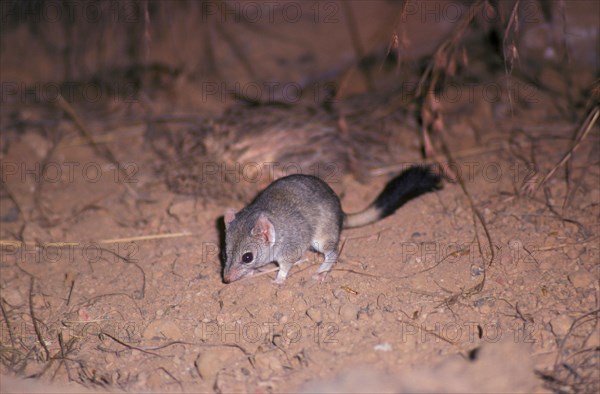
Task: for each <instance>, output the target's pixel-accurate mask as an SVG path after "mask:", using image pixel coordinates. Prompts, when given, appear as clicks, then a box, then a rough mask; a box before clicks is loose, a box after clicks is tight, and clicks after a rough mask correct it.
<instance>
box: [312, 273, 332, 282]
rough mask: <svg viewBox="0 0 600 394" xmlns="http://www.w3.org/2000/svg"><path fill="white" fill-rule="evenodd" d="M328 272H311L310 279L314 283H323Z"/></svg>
mask: <svg viewBox="0 0 600 394" xmlns="http://www.w3.org/2000/svg"><path fill="white" fill-rule="evenodd" d="M328 273H329V271H325V272H318V271H317V272H316V273H315V274H313V276H312V280H313V282H315V283H324V282H325V280H326V279H327V274H328Z"/></svg>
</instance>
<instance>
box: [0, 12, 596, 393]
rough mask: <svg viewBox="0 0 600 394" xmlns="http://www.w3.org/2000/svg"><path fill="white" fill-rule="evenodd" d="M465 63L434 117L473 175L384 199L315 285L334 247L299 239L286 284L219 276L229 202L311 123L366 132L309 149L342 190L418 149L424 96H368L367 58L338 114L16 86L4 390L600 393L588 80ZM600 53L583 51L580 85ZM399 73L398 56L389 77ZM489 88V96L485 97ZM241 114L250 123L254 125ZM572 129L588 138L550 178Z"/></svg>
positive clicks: (348, 205)
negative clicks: (24, 93) (508, 77)
mask: <svg viewBox="0 0 600 394" xmlns="http://www.w3.org/2000/svg"><path fill="white" fill-rule="evenodd" d="M332 4H333V3H332ZM365 12H366V11H365ZM373 12H375V11H373ZM379 12H381V10H379ZM392 19H393V18H392ZM284 26H288V27H289V24H288V25H285V24H284ZM375 27H376V26H375ZM289 28H290V29H292V28H291V27H289ZM326 28H327V26H324V27H323V29H326ZM365 29H369V28H368V27H365ZM440 29H441V32H442V33H441V34H446V33H444V30H443V28H442V27H440ZM596 29H597V27H596ZM376 30H377V29H375V28H373V31H376ZM596 32H597V30H596ZM319 34H325V33H323V32H320V33H319ZM365 34H366V35H369V34H367V33H365ZM372 35H375V33H372ZM435 37H437V36H435ZM435 37H431V40H434V41H435ZM527 37H529V36H527ZM332 40H333V39H332ZM531 40H533V39H531ZM596 40H597V38H596ZM324 45H325V44H324ZM328 45H331V43H329V44H328ZM531 45H533V44H531ZM433 47H435V46H433ZM420 48H421V49H422V50H425V49H426V48H427V46H426V45H423V46H422V47H420ZM533 48H535V46H533ZM331 50H333V49H331ZM322 51H323V52H325V53H328V49H327V48H322ZM532 51H533V49H532ZM319 53H321V52H319ZM350 53H352V52H351V51H350ZM331 57H332V58H335V59H337V60H336V62H334V63H336V64H339V61H338V60H339V59H340V58H343V56H339V55H337V54H336V55H333V54H331ZM288 58H289V57H288ZM320 59H321V61H322V62H323V63H322V64H324V65H327V64H331V63H332V62H333V61H330V60H328V57H327V56H324V57H322V58H320ZM582 61H583V60H582ZM8 63H10V62H8ZM484 63H485V62H484ZM524 63H526V62H525V61H524ZM3 64H4V66H5V67H8V66H6V64H7V62H6V61H5V63H3ZM234 65H235V66H236V67H237V66H239V63H236V62H234ZM296 66H297V65H296ZM296 66H290V65H289V64H283V65H280V69H284V70H293V73H291V74H290V75H289V76H288V78H290V79H291V80H293V79H294V78H297V76H296V75H295V74H294V73H299V75H302V74H303V73H306V72H307V71H306V70H304V69H298V68H297V67H296ZM529 66H531V64H529ZM533 66H536V67H537V65H535V64H534V65H533ZM533 66H531V67H533ZM232 67H233V66H232ZM265 67H268V66H265ZM472 67H473V68H472V74H473V75H475V76H478V78H479V80H478V81H477V83H472V84H469V85H468V86H470V87H472V89H471V88H469V89H471V90H470V92H471V95H466V94H465V95H463V96H462V97H461V98H460V99H458V100H456V99H449V97H454V96H451V93H452V91H448V92H447V95H446V96H444V97H443V99H442V101H441V102H440V103H439V105H440V107H441V108H443V112H444V114H445V118H444V132H443V134H441V135H436V134H433V139H434V145H435V146H436V153H437V154H438V156H436V158H437V160H438V161H439V162H441V163H446V165H447V163H448V159H449V157H450V156H452V157H453V158H454V159H455V161H454V162H453V164H452V165H451V166H450V169H451V173H453V174H454V175H456V174H460V176H461V178H462V185H461V183H460V182H457V181H456V179H448V178H447V179H446V180H445V181H444V188H443V189H442V190H440V191H437V192H434V193H430V194H427V195H425V196H423V197H421V198H418V199H416V200H414V201H411V202H409V203H407V204H406V205H405V206H403V207H402V208H401V209H400V210H399V211H398V212H396V213H395V214H394V215H392V216H390V217H388V218H386V219H384V220H381V221H379V222H377V223H375V224H373V225H370V226H366V227H363V228H359V229H353V230H348V231H345V232H344V233H343V235H342V240H343V241H342V249H341V250H342V251H341V257H340V260H339V262H338V264H336V265H335V267H334V269H333V271H332V272H331V274H330V275H329V276H328V277H327V279H326V280H325V281H324V282H323V283H315V282H313V281H311V276H312V274H313V273H314V271H315V270H316V269H317V267H318V265H319V264H320V262H321V258H322V257H321V256H319V255H317V254H314V253H311V252H307V253H306V255H305V256H304V257H305V260H304V261H303V262H302V263H300V264H298V265H297V266H295V267H294V268H293V269H292V271H291V272H290V275H289V277H288V280H287V281H286V282H285V284H284V285H282V286H277V285H274V284H273V283H272V279H273V278H274V277H275V274H276V266H275V265H273V270H271V272H268V273H266V274H262V275H257V276H254V277H251V278H248V279H245V280H242V281H239V282H234V283H231V284H224V283H223V281H222V264H223V262H222V260H221V258H220V249H221V247H222V238H223V234H222V231H223V230H222V222H221V220H222V218H221V217H222V215H223V213H224V210H225V208H227V207H233V208H236V209H240V208H242V207H243V206H244V205H245V204H247V203H248V202H249V201H250V200H251V199H252V197H253V196H254V195H255V193H256V192H257V191H258V190H260V189H261V188H263V187H264V186H266V185H267V184H268V183H269V182H270V181H271V180H272V177H270V175H269V174H270V173H269V171H267V170H266V168H267V167H266V163H272V162H273V160H279V162H278V163H279V164H280V167H279V168H280V169H287V170H289V171H292V170H294V171H295V170H296V169H297V168H298V166H300V168H301V169H302V171H303V172H307V173H311V171H312V172H313V173H314V171H315V167H314V166H313V167H311V166H309V165H308V164H307V163H311V164H313V165H314V163H315V161H311V160H312V159H307V158H306V157H307V156H306V155H305V153H304V152H301V153H298V156H297V158H296V159H290V158H289V157H288V158H287V159H286V157H280V156H278V155H277V154H276V153H277V152H282V151H285V152H288V151H287V150H285V149H288V150H289V151H290V152H295V153H297V151H295V149H296V148H295V147H298V145H295V144H294V142H293V141H294V139H297V138H304V137H306V136H315V135H316V137H314V138H315V139H316V141H317V144H316V145H317V146H319V143H321V142H323V141H325V140H319V138H331V134H324V133H316V132H315V130H317V131H319V130H320V131H323V130H327V132H328V133H329V132H330V131H331V130H333V133H334V135H338V133H340V132H341V133H343V132H344V131H347V130H350V131H349V134H348V137H347V138H348V140H345V141H346V142H348V141H350V143H349V144H350V145H348V146H359V147H362V149H363V150H364V151H363V152H359V153H360V154H357V155H356V156H355V157H356V158H357V159H356V160H357V162H358V164H356V163H354V164H352V160H351V159H349V158H348V154H350V155H352V151H350V153H348V151H346V150H344V149H342V148H341V147H343V146H346V145H344V144H342V143H340V144H339V145H331V142H330V140H329V139H327V140H326V141H328V142H327V143H324V142H323V143H321V145H320V146H324V147H326V148H329V149H322V151H321V152H320V153H319V152H317V151H311V152H312V153H313V154H314V155H316V156H317V157H318V158H322V157H325V159H323V160H321V159H319V160H321V161H319V160H317V161H316V163H320V162H328V163H333V164H334V167H333V170H332V169H331V168H329V167H328V168H326V169H325V170H323V168H322V167H317V170H318V171H317V175H320V176H321V177H323V178H324V179H325V180H326V181H327V182H328V183H330V184H331V185H332V187H333V188H334V190H335V191H336V192H337V193H338V194H339V195H340V198H341V201H342V206H343V208H344V210H345V211H346V212H356V211H359V210H361V209H363V208H364V207H366V206H367V205H368V204H369V203H370V202H371V201H372V200H373V199H374V198H375V197H376V196H377V194H378V193H379V191H380V190H381V189H382V188H383V187H384V185H385V183H386V182H387V181H388V180H389V179H390V178H391V176H392V175H394V174H395V173H397V172H398V171H399V170H400V169H401V168H402V167H405V166H407V165H408V164H409V163H415V162H421V161H423V158H422V155H421V152H420V148H421V146H422V139H421V137H420V133H419V126H418V119H417V118H418V116H417V115H416V114H415V113H414V111H413V110H412V109H414V107H411V105H410V104H408V105H404V104H402V105H400V104H396V105H394V104H393V103H399V102H402V100H401V99H402V93H403V90H402V89H400V90H397V89H396V90H394V89H391V90H390V89H387V90H385V93H377V92H376V93H373V92H370V93H366V88H365V86H364V80H362V79H361V78H359V77H356V76H354V77H356V79H357V81H358V82H356V83H354V84H353V83H351V82H349V83H350V85H351V86H352V88H349V90H350V91H351V90H353V89H354V90H356V91H357V93H358V98H359V99H358V100H357V101H354V102H352V101H350V99H349V98H348V99H347V98H344V99H341V101H340V103H339V105H340V107H342V108H345V111H344V113H343V114H340V113H337V112H335V111H334V112H333V114H331V113H329V112H327V111H325V112H321V110H320V109H319V108H317V107H318V106H317V105H313V107H314V108H312V109H311V107H310V106H308V107H306V106H303V107H301V108H300V109H299V107H298V106H293V107H291V108H278V109H277V110H273V108H271V107H269V106H256V107H252V108H250V109H247V108H242V109H240V112H236V111H233V112H221V114H219V115H215V114H214V113H209V112H211V111H208V110H207V108H210V109H211V110H212V109H214V108H219V107H220V108H221V111H222V109H223V108H225V107H226V106H228V105H229V104H230V103H229V101H227V102H224V101H223V100H220V99H217V100H214V98H212V99H211V100H212V101H210V103H207V104H206V105H205V106H204V107H202V108H201V109H199V110H198V111H196V112H193V111H192V110H190V111H187V109H189V108H192V109H194V108H195V105H196V103H197V101H195V100H199V99H198V96H190V100H189V101H188V102H187V107H186V110H179V111H177V110H175V109H174V107H177V106H178V105H179V103H181V102H183V101H185V100H186V98H187V94H188V93H189V92H190V90H189V89H190V88H189V87H188V88H187V89H183V91H182V92H179V94H178V95H177V96H176V97H175V96H173V93H172V91H171V90H169V89H166V90H158V92H159V93H157V94H156V95H150V96H147V97H145V98H142V99H139V100H134V102H132V103H124V102H123V101H118V100H117V107H119V109H118V110H115V105H114V103H113V104H110V105H104V104H105V103H103V105H102V106H95V105H89V104H90V103H74V104H73V106H72V107H70V106H64V105H63V106H60V105H59V106H56V105H45V104H43V103H31V102H26V103H19V102H17V103H15V102H14V101H13V102H9V103H7V104H10V106H7V107H5V108H4V109H3V111H2V129H3V131H2V153H1V154H2V192H1V199H0V209H1V210H0V212H1V218H0V220H1V224H2V228H1V230H0V238H1V240H2V245H1V246H2V249H1V251H2V255H1V261H0V269H1V274H2V275H1V281H0V290H1V306H2V316H1V321H0V322H1V325H0V330H1V331H0V334H1V335H0V341H1V342H0V345H1V357H2V364H1V366H0V371H1V372H2V381H1V384H2V386H1V387H2V392H84V390H89V391H90V392H91V391H94V390H95V391H98V390H102V391H104V390H109V391H121V390H125V391H156V392H158V391H160V392H164V391H169V392H170V391H173V392H211V391H217V392H292V391H303V392H335V391H338V392H339V391H345V392H373V391H389V392H419V391H420V392H439V391H446V392H534V391H541V392H547V391H557V392H558V391H560V390H563V391H562V392H572V391H573V390H583V391H587V390H597V389H598V387H599V383H598V382H599V379H600V375H599V374H598V365H599V358H600V355H599V352H598V348H599V346H600V328H599V323H598V313H599V298H598V296H599V291H600V288H599V286H600V283H599V275H600V271H599V270H600V264H599V247H598V245H599V234H600V229H599V220H598V219H599V217H600V163H599V161H598V151H599V150H600V134H599V133H598V131H599V129H598V126H597V125H596V126H592V127H591V128H590V129H589V130H587V131H586V130H583V129H582V130H579V128H580V126H581V125H582V124H584V119H585V117H586V116H587V115H588V114H589V113H593V106H590V105H589V95H588V96H585V95H582V96H577V95H575V96H574V100H575V104H574V103H573V100H571V98H570V97H568V96H567V95H557V94H556V91H560V89H564V88H565V81H564V79H563V78H562V77H561V73H560V72H559V71H557V70H556V69H554V68H552V67H548V69H544V68H543V67H542V68H538V69H537V70H538V71H539V75H540V76H541V77H540V78H541V79H542V80H543V81H544V84H543V86H544V89H541V88H540V87H539V86H537V85H535V84H532V83H531V81H529V82H527V81H525V80H524V79H515V80H514V82H513V85H511V86H512V89H513V90H512V92H513V93H514V92H515V90H514V88H515V87H518V88H519V91H518V92H516V95H512V96H509V94H508V93H507V90H506V87H507V85H506V82H505V79H504V77H505V75H504V73H503V72H499V73H490V72H488V71H480V70H483V68H478V67H483V66H481V61H480V62H478V61H476V60H475V61H473V63H472ZM325 68H326V67H325ZM233 69H235V67H233ZM375 69H377V68H375ZM12 70H13V71H12V72H13V74H12V75H17V74H18V70H16V69H12ZM3 71H4V70H3ZM313 71H314V70H313ZM593 72H594V71H589V69H587V68H585V67H583V68H582V70H579V71H578V73H577V75H574V76H573V77H572V79H571V82H572V84H573V86H572V88H573V89H572V90H573V92H581V91H584V88H585V87H586V86H587V87H589V86H590V84H591V82H592V81H593ZM317 74H318V73H317ZM358 74H359V76H360V73H358ZM390 75H391V77H390ZM354 77H352V78H354ZM352 78H351V79H350V81H353V79H352ZM390 78H391V79H392V80H394V79H396V80H397V78H398V74H394V73H391V74H390V73H387V74H385V75H383V76H381V78H380V79H377V78H375V79H376V81H377V84H380V85H386V84H388V83H389V81H390ZM361 80H362V84H361V83H360V81H361ZM463 82H464V81H463ZM492 85H493V86H494V87H495V88H497V89H498V92H499V97H498V98H497V99H489V96H486V95H487V94H489V90H486V87H488V86H492ZM461 86H463V87H464V86H467V85H461ZM509 87H510V86H509ZM548 87H550V88H548ZM577 89H579V90H577ZM346 93H347V95H348V96H350V93H349V91H346ZM588 94H589V91H588ZM174 97H175V98H174ZM381 97H384V99H381ZM486 97H487V98H488V99H485V98H486ZM515 98H516V101H513V100H515ZM361 100H362V101H361ZM378 100H381V101H378ZM345 103H349V104H347V106H345ZM390 103H392V104H390ZM586 103H587V104H586ZM237 105H238V107H240V106H241V105H240V104H237ZM369 105H371V107H370V106H369ZM372 107H375V109H373V110H371V108H372ZM70 108H74V110H73V111H74V112H71V110H70ZM306 108H309V109H308V110H307V109H306ZM390 108H392V109H393V110H392V111H389V110H388V109H390ZM376 109H379V111H378V110H376ZM186 111H187V112H186ZM74 116H75V117H77V119H79V121H80V122H81V123H82V124H83V128H84V129H85V130H86V132H83V131H82V128H81V127H79V126H78V125H77V121H75V117H74ZM241 125H243V126H244V127H246V126H247V125H251V127H252V129H253V130H254V131H255V132H256V133H257V134H256V135H257V137H254V136H252V138H250V139H249V141H250V142H247V140H244V135H251V134H244V130H240V129H243V128H244V127H242V126H241ZM307 125H309V126H310V127H309V126H307ZM248 127H250V126H248ZM357 130H358V131H357ZM578 130H579V131H578ZM86 133H89V135H86ZM248 133H250V132H248ZM261 133H262V134H261ZM278 133H279V134H278ZM281 133H283V135H286V136H292V137H293V138H292V137H290V138H288V137H285V138H283V139H281V140H280V139H277V138H275V137H276V136H278V135H280V134H281ZM315 133H316V134H315ZM370 133H376V134H377V136H378V138H379V139H366V138H367V137H366V136H369V135H370ZM209 136H210V138H209ZM265 136H266V137H265ZM301 136H304V137H301ZM577 136H579V138H580V139H581V141H582V142H581V143H579V144H577V149H576V151H575V154H573V155H572V156H571V157H569V160H568V162H567V163H566V164H564V165H562V166H560V167H558V170H557V171H556V172H554V173H553V174H552V175H551V176H550V177H548V178H547V179H545V178H544V177H545V176H546V175H547V174H548V173H549V172H550V171H551V170H552V169H553V168H554V167H555V166H556V165H557V163H560V162H561V159H563V158H564V156H565V154H566V153H567V152H569V150H570V149H571V148H572V147H573V145H574V143H575V142H576V141H578V139H577V138H578V137H577ZM582 136H583V138H581V137H582ZM88 137H90V138H92V139H93V141H94V143H91V142H90V139H89V138H88ZM259 137H261V138H263V139H261V138H259ZM345 138H346V137H345ZM244 141H246V142H244ZM282 141H283V142H282ZM306 141H308V142H306V145H304V146H311V147H312V145H310V144H311V143H312V140H311V139H307V140H306ZM234 142H235V143H234ZM236 143H237V145H236ZM246 144H247V145H246ZM328 144H330V145H328ZM352 144H354V145H352ZM275 146H276V147H277V148H278V149H272V148H273V147H275ZM282 146H283V147H285V149H284V150H279V148H281V147H282ZM338 146H339V147H338ZM382 147H383V148H382ZM445 148H446V149H445ZM311 149H312V148H311ZM182 151H185V152H186V155H184V156H181V152H182ZM274 151H277V152H275V153H274ZM232 152H233V153H232ZM247 152H251V153H253V155H250V156H243V155H244V154H246V155H247V154H248V153H247ZM315 152H316V153H315ZM354 152H356V151H354ZM372 152H376V153H374V154H371V153H372ZM377 152H380V153H377ZM381 152H383V153H381ZM286 154H287V153H286ZM290 154H291V153H290ZM319 155H321V156H319ZM327 155H331V156H327ZM370 155H371V156H373V155H374V156H376V157H370ZM242 156H243V157H245V158H246V159H244V160H245V161H244V160H241V159H239V158H240V157H242ZM309 156H310V155H309ZM310 157H312V156H310ZM236 158H238V159H239V160H236ZM338 160H339V161H338ZM117 162H118V163H119V165H118V166H117V165H115V163H117ZM236 163H237V167H236ZM290 163H292V164H295V165H296V166H295V167H293V169H292V167H290V166H289V165H290ZM303 165H304V167H303ZM356 165H358V166H359V167H360V171H358V173H359V174H360V176H357V172H356V171H353V170H354V169H355V166H356ZM173 168H176V169H177V174H179V175H181V174H184V175H188V178H189V179H191V181H190V182H192V183H193V187H191V189H189V190H187V192H182V190H180V189H178V188H176V187H173V185H172V184H171V183H170V182H169V179H170V178H169V176H170V175H172V174H171V173H170V171H171V170H172V169H173ZM257 169H258V170H259V172H258V173H257V172H256V170H257ZM319 169H320V170H322V171H320V170H319ZM438 169H439V168H438ZM283 172H285V171H283ZM279 175H281V174H279ZM232 177H233V180H232ZM186 179H187V178H186ZM524 185H529V186H530V187H529V190H534V191H533V192H532V193H527V192H526V190H527V187H525V188H524ZM190 190H191V191H192V192H190ZM25 377H27V378H29V379H27V380H21V379H22V378H25ZM48 382H52V386H50V385H48ZM67 384H68V386H65V385H67Z"/></svg>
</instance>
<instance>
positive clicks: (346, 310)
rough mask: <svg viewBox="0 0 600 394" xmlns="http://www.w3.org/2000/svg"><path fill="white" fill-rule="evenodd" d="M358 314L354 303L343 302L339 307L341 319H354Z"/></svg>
mask: <svg viewBox="0 0 600 394" xmlns="http://www.w3.org/2000/svg"><path fill="white" fill-rule="evenodd" d="M357 315H358V308H356V305H354V304H344V305H342V307H341V308H340V317H341V318H342V321H352V320H356V316H357Z"/></svg>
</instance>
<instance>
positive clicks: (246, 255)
mask: <svg viewBox="0 0 600 394" xmlns="http://www.w3.org/2000/svg"><path fill="white" fill-rule="evenodd" d="M252 260H254V256H253V255H252V253H250V252H248V253H244V255H243V256H242V263H244V264H248V263H251V262H252Z"/></svg>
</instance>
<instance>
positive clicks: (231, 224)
mask: <svg viewBox="0 0 600 394" xmlns="http://www.w3.org/2000/svg"><path fill="white" fill-rule="evenodd" d="M439 182H440V178H439V177H438V176H437V175H434V174H433V173H431V171H430V169H429V168H427V167H411V168H409V169H408V170H406V171H404V172H403V173H402V174H400V175H399V176H398V177H396V178H394V179H393V180H392V181H390V183H388V186H387V187H386V188H385V189H384V191H383V192H382V193H381V194H380V196H379V197H378V198H377V199H376V200H375V202H374V203H373V204H371V206H369V207H368V208H367V209H365V210H364V211H362V212H359V213H357V214H351V215H346V214H345V213H344V212H343V211H342V207H341V204H340V200H339V198H338V197H337V195H336V194H335V193H334V192H333V190H331V188H330V187H329V185H327V184H326V183H325V182H323V181H322V180H321V179H319V178H317V177H314V176H310V175H300V174H297V175H290V176H287V177H284V178H280V179H278V180H277V181H275V182H273V183H272V184H271V185H269V187H267V188H266V189H265V190H264V191H262V192H261V193H260V194H259V195H258V196H257V197H256V198H255V200H254V201H253V202H252V203H251V204H250V205H248V206H247V207H246V208H244V209H242V210H241V211H240V212H238V213H237V214H236V213H235V212H234V211H233V210H232V209H228V210H227V211H226V212H225V227H226V234H225V235H226V237H225V244H226V263H225V270H224V280H225V282H228V283H229V282H233V281H236V280H238V279H241V278H243V277H245V276H247V275H250V274H252V273H253V272H254V271H256V270H257V269H258V268H260V267H262V266H264V265H266V264H269V263H270V262H273V261H276V262H277V263H278V264H279V272H278V274H277V278H276V279H275V282H276V283H279V284H281V283H283V282H284V281H285V278H286V277H287V274H288V272H289V270H290V268H291V267H292V266H293V265H294V263H295V262H296V261H298V260H299V259H300V258H302V255H303V254H304V252H305V251H306V250H307V249H309V248H312V249H313V250H315V251H317V252H319V253H322V254H323V255H324V256H325V260H324V262H323V263H322V264H321V266H320V267H319V269H318V270H317V274H322V273H325V272H328V271H330V270H331V268H332V267H333V265H334V264H335V263H336V261H337V258H338V244H339V239H340V233H341V231H342V228H350V227H358V226H363V225H366V224H369V223H372V222H375V221H376V220H378V219H381V218H382V217H384V216H387V215H389V214H391V213H393V212H394V211H395V210H396V209H397V208H398V207H399V206H400V205H402V204H403V203H404V202H406V201H407V200H408V199H410V198H414V197H416V196H418V195H421V194H423V193H426V192H429V191H431V190H435V189H437V188H438V187H439ZM250 254H251V255H250Z"/></svg>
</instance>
